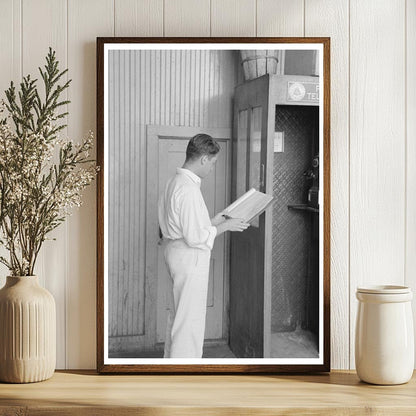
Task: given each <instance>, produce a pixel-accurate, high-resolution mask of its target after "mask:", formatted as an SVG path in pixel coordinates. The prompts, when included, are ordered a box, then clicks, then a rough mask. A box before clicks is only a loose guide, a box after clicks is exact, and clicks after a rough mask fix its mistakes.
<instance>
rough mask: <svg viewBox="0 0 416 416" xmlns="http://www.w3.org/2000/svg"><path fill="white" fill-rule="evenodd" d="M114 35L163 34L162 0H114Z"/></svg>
mask: <svg viewBox="0 0 416 416" xmlns="http://www.w3.org/2000/svg"><path fill="white" fill-rule="evenodd" d="M114 2H115V5H114V7H115V17H114V20H115V36H163V0H114Z"/></svg>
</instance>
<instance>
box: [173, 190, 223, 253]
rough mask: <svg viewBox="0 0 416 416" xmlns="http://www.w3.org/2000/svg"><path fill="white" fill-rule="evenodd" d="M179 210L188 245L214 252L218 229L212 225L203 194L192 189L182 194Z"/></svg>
mask: <svg viewBox="0 0 416 416" xmlns="http://www.w3.org/2000/svg"><path fill="white" fill-rule="evenodd" d="M178 210H179V222H180V225H181V229H182V232H183V238H184V240H185V241H186V244H188V246H190V247H195V248H200V249H208V250H212V247H213V245H214V239H215V237H216V235H217V228H216V227H214V226H213V225H211V220H210V218H209V215H208V210H207V208H206V205H205V202H204V200H203V197H202V194H201V193H200V192H199V191H195V190H191V189H189V192H184V193H182V195H180V197H179V199H178Z"/></svg>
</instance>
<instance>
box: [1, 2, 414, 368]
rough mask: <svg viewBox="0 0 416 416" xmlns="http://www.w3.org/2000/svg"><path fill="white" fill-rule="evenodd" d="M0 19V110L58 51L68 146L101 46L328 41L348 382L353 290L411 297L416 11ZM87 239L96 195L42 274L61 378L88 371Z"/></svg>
mask: <svg viewBox="0 0 416 416" xmlns="http://www.w3.org/2000/svg"><path fill="white" fill-rule="evenodd" d="M0 8H1V11H2V13H1V14H0V91H1V93H0V96H1V97H4V93H3V91H4V90H5V89H6V88H7V87H8V85H9V81H10V80H12V79H13V80H14V81H15V82H19V81H20V79H21V77H22V75H26V74H28V73H31V74H33V76H35V77H38V76H39V74H38V72H37V67H38V66H40V65H43V60H44V56H45V55H46V53H47V50H48V46H52V47H53V48H54V49H55V50H56V51H57V55H58V59H59V60H60V62H61V65H62V67H68V68H69V77H70V78H72V79H73V82H72V84H71V87H70V89H69V91H68V98H69V99H70V100H71V103H70V104H69V105H68V110H69V112H70V115H69V118H68V127H67V129H66V130H65V131H64V132H63V134H64V135H68V136H69V137H71V138H73V139H74V140H79V139H80V138H81V137H82V136H83V135H84V134H86V133H87V131H88V130H89V129H92V130H93V131H95V114H96V111H95V74H96V72H95V71H96V67H95V38H96V36H256V35H257V36H330V37H331V38H332V48H331V49H332V51H331V53H332V60H331V66H332V70H331V73H332V80H331V81H332V91H331V96H332V108H331V141H332V149H331V158H332V168H331V173H332V177H331V183H332V207H331V211H332V213H331V215H332V219H331V227H332V235H331V245H332V256H331V267H332V273H331V279H332V291H331V319H332V323H331V328H332V334H331V335H332V336H331V340H332V342H331V345H332V354H331V355H332V368H334V369H348V368H354V326H355V317H356V300H355V289H356V287H357V286H359V285H365V284H374V283H377V282H380V283H383V282H391V283H397V284H408V285H410V286H412V287H413V288H415V286H416V192H415V190H416V140H415V139H416V117H415V115H416V73H415V68H416V0H383V1H380V0H368V1H365V2H362V1H359V0H291V1H289V0H286V1H285V0H0ZM95 235H96V234H95V185H94V186H91V187H90V189H88V191H87V192H86V194H85V198H84V205H83V207H82V208H81V209H80V210H79V211H76V212H75V213H74V215H73V216H71V217H70V219H69V221H67V222H66V224H65V225H64V226H62V227H61V228H60V229H59V230H57V231H56V232H55V234H54V237H57V241H55V242H53V243H52V242H48V243H47V244H46V245H45V247H44V249H43V251H42V255H41V258H40V260H39V264H38V268H37V273H38V275H39V276H40V278H41V281H42V284H44V285H46V287H47V288H48V289H50V290H51V291H52V293H53V294H54V296H55V299H56V302H57V311H58V362H57V366H58V368H95V284H96V281H95V250H96V249H95ZM6 273H7V271H6V270H4V269H2V270H1V275H2V280H1V283H3V282H4V276H5V275H6ZM415 306H416V305H415ZM414 309H416V307H414Z"/></svg>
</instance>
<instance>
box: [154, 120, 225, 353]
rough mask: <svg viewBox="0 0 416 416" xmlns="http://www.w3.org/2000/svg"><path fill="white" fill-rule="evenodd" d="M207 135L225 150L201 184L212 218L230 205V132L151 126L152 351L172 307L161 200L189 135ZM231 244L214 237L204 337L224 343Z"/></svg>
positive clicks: (222, 237)
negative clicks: (162, 241)
mask: <svg viewBox="0 0 416 416" xmlns="http://www.w3.org/2000/svg"><path fill="white" fill-rule="evenodd" d="M167 132H172V133H173V134H174V135H167V134H166V133H167ZM202 132H205V133H207V134H210V135H211V136H212V137H215V138H216V139H217V140H218V142H219V144H220V147H221V151H220V153H219V155H218V160H217V163H216V165H215V168H214V169H213V171H212V172H211V173H210V174H209V175H208V176H207V177H206V178H204V179H203V180H202V184H201V191H202V194H203V196H204V200H205V202H206V204H207V208H208V211H209V214H210V216H211V217H213V216H214V215H215V213H217V212H220V211H221V210H222V209H224V208H225V207H226V206H227V204H228V203H229V195H228V194H229V177H230V168H229V166H228V165H229V164H230V160H231V157H230V155H229V142H230V130H229V129H204V131H199V130H198V131H197V129H195V128H189V127H169V126H167V127H165V126H149V128H148V141H147V147H148V148H147V154H148V158H147V163H148V166H147V196H148V197H147V214H146V218H147V232H146V236H147V237H146V271H147V272H146V280H147V283H146V299H148V309H147V311H148V312H147V314H148V318H147V322H148V329H149V330H148V331H147V334H148V335H147V336H148V339H149V342H150V345H149V343H148V345H149V347H150V348H153V347H154V346H156V344H158V343H159V344H160V343H163V342H164V340H165V334H166V318H167V312H168V309H169V307H170V306H171V304H172V299H171V298H170V296H169V294H170V288H171V281H170V277H169V275H168V272H167V269H166V265H165V262H164V257H163V250H164V246H163V245H161V244H160V241H159V227H158V218H157V199H158V196H159V195H160V193H161V192H162V191H163V189H164V187H165V184H166V182H167V181H168V179H169V178H170V177H172V176H173V175H175V173H176V168H177V167H181V166H182V165H183V163H184V161H185V153H186V146H187V144H188V141H189V139H190V137H192V136H193V135H194V134H197V133H202ZM160 133H161V134H160ZM228 246H229V242H228V241H227V239H226V236H225V235H224V234H223V235H220V236H218V237H217V238H216V239H215V243H214V247H213V250H212V253H211V263H210V276H209V287H208V298H207V318H206V330H205V339H210V340H218V339H222V338H224V334H226V333H227V332H228V322H227V317H226V316H225V314H224V311H226V310H228V292H227V290H228V282H227V279H228V270H229V268H228V265H227V263H228V261H229V260H228V259H229V256H228V253H227V248H228ZM152 345H153V347H152ZM149 347H147V348H148V349H149Z"/></svg>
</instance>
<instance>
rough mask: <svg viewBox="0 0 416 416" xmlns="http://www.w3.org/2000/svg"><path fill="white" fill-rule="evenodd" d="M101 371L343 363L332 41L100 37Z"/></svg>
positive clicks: (271, 369) (303, 367)
mask: <svg viewBox="0 0 416 416" xmlns="http://www.w3.org/2000/svg"><path fill="white" fill-rule="evenodd" d="M97 163H98V165H99V166H100V171H99V176H98V184H97V367H98V371H99V372H101V373H167V374H168V373H283V372H285V373H287V372H317V371H330V311H329V305H330V40H329V38H97Z"/></svg>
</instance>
